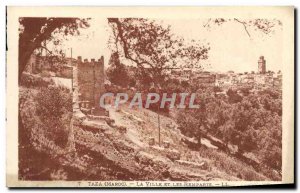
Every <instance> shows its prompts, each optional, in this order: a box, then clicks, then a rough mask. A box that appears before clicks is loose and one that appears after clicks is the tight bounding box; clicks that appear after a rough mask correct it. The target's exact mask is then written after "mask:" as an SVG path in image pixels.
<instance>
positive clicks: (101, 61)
mask: <svg viewBox="0 0 300 193" xmlns="http://www.w3.org/2000/svg"><path fill="white" fill-rule="evenodd" d="M77 65H80V66H82V65H85V66H95V65H98V66H103V67H104V57H103V56H101V58H99V59H98V60H95V59H94V58H92V59H91V60H90V61H89V60H88V59H86V58H85V59H84V60H82V57H81V56H78V57H77Z"/></svg>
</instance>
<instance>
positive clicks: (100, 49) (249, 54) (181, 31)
mask: <svg viewBox="0 0 300 193" xmlns="http://www.w3.org/2000/svg"><path fill="white" fill-rule="evenodd" d="M206 21H207V19H203V20H202V19H197V20H196V19H192V20H182V19H181V20H170V19H168V20H163V21H162V22H163V25H171V31H172V33H173V34H174V35H175V36H179V37H183V38H184V39H185V40H188V41H189V40H191V39H195V40H199V41H202V42H205V43H209V44H210V48H211V50H210V52H209V59H208V60H206V61H203V64H204V69H205V70H208V71H217V72H226V71H229V70H233V71H235V72H250V71H255V72H256V71H257V66H258V64H257V61H258V58H259V56H264V57H265V59H266V64H267V65H266V66H267V70H272V71H275V72H277V71H278V70H282V67H283V65H284V64H282V62H281V61H282V40H283V38H282V29H279V28H278V29H277V30H276V32H275V33H274V34H272V35H271V36H266V35H263V34H262V33H257V32H255V31H251V29H249V32H250V35H251V37H249V36H248V35H247V33H246V31H245V30H244V27H243V25H241V24H239V23H238V22H233V21H232V22H227V23H225V24H223V25H221V26H213V27H212V28H211V29H207V28H204V27H203V24H204V23H205V22H206ZM110 33H111V29H110V27H109V26H108V24H107V19H100V18H94V19H91V21H90V27H89V28H88V29H82V30H81V35H80V36H74V37H70V38H68V40H65V41H64V45H63V47H64V48H63V49H64V50H65V52H66V54H67V56H68V57H70V54H71V51H70V48H72V55H73V57H74V58H77V56H82V58H83V59H84V58H87V59H89V60H90V59H91V58H95V59H98V58H100V57H101V56H104V61H105V65H106V67H107V64H108V60H109V57H110V53H111V52H110V49H109V48H108V46H107V41H108V38H109V35H110ZM206 64H210V65H206Z"/></svg>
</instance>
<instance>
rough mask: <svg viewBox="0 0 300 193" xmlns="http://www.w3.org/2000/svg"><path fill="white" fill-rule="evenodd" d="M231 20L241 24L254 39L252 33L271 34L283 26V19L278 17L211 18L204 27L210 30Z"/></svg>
mask: <svg viewBox="0 0 300 193" xmlns="http://www.w3.org/2000/svg"><path fill="white" fill-rule="evenodd" d="M230 22H231V23H237V24H240V25H241V26H242V27H243V29H244V31H245V32H246V34H247V36H248V37H249V38H250V39H252V35H251V34H252V33H259V34H262V35H265V36H270V35H272V34H273V33H274V32H275V31H276V27H280V26H282V23H281V21H280V20H277V19H239V18H231V19H224V18H210V19H208V20H207V21H206V22H205V24H203V27H204V28H207V29H209V30H210V29H211V28H212V27H213V26H221V25H223V24H225V23H230Z"/></svg>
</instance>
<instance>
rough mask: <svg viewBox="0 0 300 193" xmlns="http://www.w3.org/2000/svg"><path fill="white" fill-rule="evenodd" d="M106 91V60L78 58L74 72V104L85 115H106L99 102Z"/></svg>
mask: <svg viewBox="0 0 300 193" xmlns="http://www.w3.org/2000/svg"><path fill="white" fill-rule="evenodd" d="M104 92H105V89H104V58H103V56H102V57H101V58H100V59H98V61H96V60H95V59H91V61H88V59H84V61H82V58H81V56H78V59H77V63H76V66H75V67H74V70H73V98H74V99H73V102H74V103H75V108H79V109H80V110H81V111H82V112H83V113H84V114H91V115H98V116H100V115H104V114H105V110H104V109H102V108H100V106H99V101H100V97H101V95H102V94H103V93H104Z"/></svg>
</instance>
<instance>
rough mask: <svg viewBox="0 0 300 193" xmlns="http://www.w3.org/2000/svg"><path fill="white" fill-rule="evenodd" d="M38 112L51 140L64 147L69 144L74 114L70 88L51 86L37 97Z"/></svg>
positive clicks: (43, 89) (42, 90)
mask: <svg viewBox="0 0 300 193" xmlns="http://www.w3.org/2000/svg"><path fill="white" fill-rule="evenodd" d="M35 99H36V102H37V107H36V113H37V115H38V116H39V118H40V120H41V123H42V125H43V128H44V131H45V133H46V135H47V136H48V137H49V139H50V140H53V141H54V142H55V143H56V144H57V145H59V146H61V147H63V146H65V145H66V144H67V141H68V135H69V126H70V122H71V116H72V98H71V93H69V92H68V90H66V89H64V88H61V87H54V86H50V87H47V88H42V89H41V90H40V91H39V92H38V94H37V95H36V97H35Z"/></svg>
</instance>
